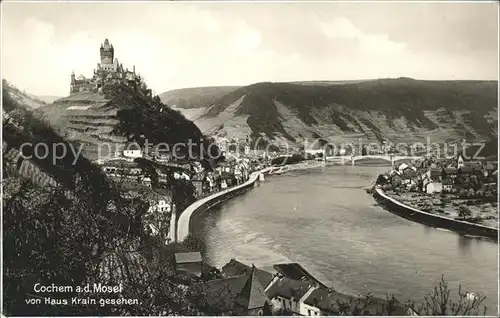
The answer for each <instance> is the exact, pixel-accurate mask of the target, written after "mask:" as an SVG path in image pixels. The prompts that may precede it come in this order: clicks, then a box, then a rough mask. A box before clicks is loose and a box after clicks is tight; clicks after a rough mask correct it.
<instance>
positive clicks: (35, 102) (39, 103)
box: [2, 79, 48, 109]
mask: <svg viewBox="0 0 500 318" xmlns="http://www.w3.org/2000/svg"><path fill="white" fill-rule="evenodd" d="M2 87H5V88H6V89H7V90H8V92H9V96H10V98H12V99H13V100H15V101H16V102H18V103H20V104H22V105H24V106H25V107H28V108H32V109H34V108H39V107H44V106H47V104H48V103H47V102H46V101H44V100H43V99H41V98H40V97H38V96H35V95H32V94H29V93H26V92H23V91H21V90H20V89H18V88H17V87H15V86H14V85H12V84H10V83H9V82H8V81H7V80H6V79H2Z"/></svg>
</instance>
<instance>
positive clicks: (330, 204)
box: [195, 166, 498, 314]
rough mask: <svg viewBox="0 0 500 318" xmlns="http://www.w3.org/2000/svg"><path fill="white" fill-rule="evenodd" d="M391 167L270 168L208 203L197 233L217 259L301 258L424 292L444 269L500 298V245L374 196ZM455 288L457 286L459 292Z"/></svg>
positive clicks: (343, 281) (327, 270)
mask: <svg viewBox="0 0 500 318" xmlns="http://www.w3.org/2000/svg"><path fill="white" fill-rule="evenodd" d="M385 171H387V167H373V166H356V167H352V166H330V167H323V168H315V169H310V170H304V171H295V172H289V173H287V174H285V175H281V176H274V177H270V178H268V180H266V181H265V182H263V183H261V185H260V186H259V187H256V188H254V189H253V190H251V191H249V192H247V193H246V194H244V195H242V196H239V197H236V198H234V199H232V200H230V201H228V202H226V203H224V204H222V205H221V206H220V207H217V208H214V209H212V210H211V211H209V212H207V213H204V214H203V216H201V217H199V218H198V219H197V220H196V221H195V222H196V228H197V229H198V230H197V232H196V233H195V235H197V236H201V237H203V239H204V240H205V242H206V244H207V250H206V255H205V257H206V259H207V261H208V262H209V263H210V264H212V265H215V266H217V267H219V268H220V267H221V266H223V265H224V264H225V263H227V262H228V261H229V260H230V259H231V258H233V257H234V258H236V259H238V260H239V261H242V262H244V263H247V264H252V263H253V264H255V266H258V267H262V268H264V269H267V270H270V271H273V269H272V265H273V264H276V263H281V262H298V263H300V264H301V265H302V266H303V267H304V268H306V269H307V270H308V271H309V272H311V273H312V274H313V275H315V276H316V277H317V278H318V279H320V280H321V281H323V282H324V283H326V284H327V285H329V286H333V287H334V288H335V289H336V290H338V291H341V292H345V293H349V294H357V293H361V294H364V293H367V292H372V293H373V294H374V295H376V296H380V297H385V294H386V293H389V294H393V295H394V296H396V297H397V298H398V299H400V300H403V301H404V300H407V299H414V300H419V299H421V298H422V297H423V296H424V295H425V294H426V293H428V292H431V291H432V288H433V286H434V285H435V284H436V283H437V281H438V280H439V279H440V278H441V275H442V274H444V277H445V279H446V280H447V281H448V283H449V286H450V287H451V288H452V289H453V292H457V291H458V285H459V284H462V287H463V288H464V289H466V290H468V291H470V292H476V293H477V292H481V293H482V294H483V295H485V296H487V299H486V301H485V304H486V305H487V306H488V308H489V309H488V313H489V314H494V313H496V311H497V304H498V298H497V297H498V296H497V295H498V292H497V286H498V285H497V282H498V276H497V275H498V264H497V262H498V254H497V253H498V245H497V244H495V243H494V242H488V241H483V240H479V239H471V238H465V237H461V236H459V235H457V234H455V233H453V232H449V231H445V230H436V229H434V228H431V227H428V226H424V225H421V224H418V223H414V222H411V221H408V220H406V219H403V218H401V217H398V216H395V215H393V214H391V213H389V212H388V211H386V210H384V209H382V208H381V207H379V206H377V205H376V203H375V201H374V199H373V198H372V197H371V196H370V195H368V194H367V193H366V192H365V191H364V190H362V187H364V186H367V185H369V184H371V183H372V182H373V181H374V180H375V179H376V178H377V176H378V174H380V173H382V172H385ZM452 295H453V293H452Z"/></svg>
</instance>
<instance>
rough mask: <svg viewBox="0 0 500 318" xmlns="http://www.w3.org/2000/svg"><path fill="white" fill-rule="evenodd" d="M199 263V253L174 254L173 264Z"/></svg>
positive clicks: (200, 259)
mask: <svg viewBox="0 0 500 318" xmlns="http://www.w3.org/2000/svg"><path fill="white" fill-rule="evenodd" d="M201 261H202V258H201V253H200V252H186V253H175V263H177V264H183V263H197V262H201Z"/></svg>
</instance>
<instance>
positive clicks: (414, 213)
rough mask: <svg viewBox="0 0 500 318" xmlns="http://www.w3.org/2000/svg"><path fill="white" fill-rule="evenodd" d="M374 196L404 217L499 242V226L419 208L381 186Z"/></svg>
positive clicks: (383, 204)
mask: <svg viewBox="0 0 500 318" xmlns="http://www.w3.org/2000/svg"><path fill="white" fill-rule="evenodd" d="M373 196H374V198H375V200H377V202H379V203H380V204H381V205H382V206H384V207H386V208H387V209H388V210H389V211H390V212H391V213H394V214H396V215H398V216H401V217H403V218H406V219H409V220H411V221H415V222H418V223H421V224H424V225H429V226H432V227H435V228H442V229H447V230H451V231H454V232H457V233H459V234H462V235H466V236H478V237H483V238H488V239H491V240H494V241H496V242H497V243H498V228H495V227H490V226H485V225H480V224H475V223H471V222H467V221H462V220H455V219H452V218H449V217H445V216H442V215H437V214H433V213H428V212H424V211H421V210H418V209H416V208H413V207H411V206H408V205H406V204H404V203H402V202H400V201H398V200H396V199H394V198H392V197H390V196H389V195H387V194H386V193H385V192H384V191H383V190H382V189H380V188H379V187H376V188H375V189H374V191H373Z"/></svg>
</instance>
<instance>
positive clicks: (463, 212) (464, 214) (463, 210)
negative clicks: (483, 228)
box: [458, 205, 472, 219]
mask: <svg viewBox="0 0 500 318" xmlns="http://www.w3.org/2000/svg"><path fill="white" fill-rule="evenodd" d="M458 216H459V217H461V218H464V219H468V218H470V217H471V216H472V212H471V210H470V209H469V208H468V207H466V206H465V205H461V206H460V207H459V208H458Z"/></svg>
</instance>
